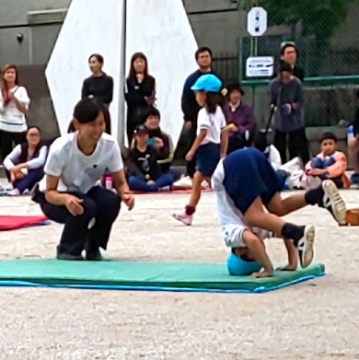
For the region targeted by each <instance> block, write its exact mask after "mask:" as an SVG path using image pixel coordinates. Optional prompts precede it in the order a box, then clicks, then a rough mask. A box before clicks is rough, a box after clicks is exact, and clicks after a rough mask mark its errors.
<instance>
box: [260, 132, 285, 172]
mask: <svg viewBox="0 0 359 360" xmlns="http://www.w3.org/2000/svg"><path fill="white" fill-rule="evenodd" d="M254 147H255V148H256V149H258V150H259V151H261V152H262V153H263V154H264V155H265V156H266V158H267V159H268V161H269V162H270V164H271V165H272V167H273V169H274V170H275V171H277V170H279V168H280V167H281V166H282V161H281V158H280V153H279V151H278V150H277V148H276V147H275V146H274V145H273V144H270V143H268V140H267V135H266V134H264V133H263V132H259V133H258V134H257V136H256V137H255V140H254Z"/></svg>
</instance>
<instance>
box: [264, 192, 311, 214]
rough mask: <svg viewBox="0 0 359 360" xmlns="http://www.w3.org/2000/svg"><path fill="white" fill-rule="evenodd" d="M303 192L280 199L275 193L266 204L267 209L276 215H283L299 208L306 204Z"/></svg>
mask: <svg viewBox="0 0 359 360" xmlns="http://www.w3.org/2000/svg"><path fill="white" fill-rule="evenodd" d="M307 205H308V203H307V201H306V200H305V194H298V195H293V196H289V197H287V198H286V199H282V197H281V196H280V194H279V193H276V194H275V195H274V196H273V197H272V199H271V201H270V202H269V204H267V205H266V208H267V209H268V211H269V212H270V213H272V214H275V215H278V216H285V215H287V214H290V213H291V212H293V211H296V210H299V209H302V208H304V207H305V206H307Z"/></svg>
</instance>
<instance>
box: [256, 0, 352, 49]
mask: <svg viewBox="0 0 359 360" xmlns="http://www.w3.org/2000/svg"><path fill="white" fill-rule="evenodd" d="M356 1H357V0H259V1H258V5H259V6H262V7H264V8H265V9H266V10H267V12H268V21H269V24H270V25H284V24H287V25H296V24H301V28H302V35H304V36H306V35H315V36H316V38H317V39H318V40H321V41H323V42H325V41H327V40H329V39H330V38H331V37H332V36H333V33H334V30H335V28H336V27H337V26H338V25H340V24H341V23H342V22H343V21H344V20H345V18H346V16H347V13H348V10H349V7H350V6H351V5H352V4H353V3H354V2H356Z"/></svg>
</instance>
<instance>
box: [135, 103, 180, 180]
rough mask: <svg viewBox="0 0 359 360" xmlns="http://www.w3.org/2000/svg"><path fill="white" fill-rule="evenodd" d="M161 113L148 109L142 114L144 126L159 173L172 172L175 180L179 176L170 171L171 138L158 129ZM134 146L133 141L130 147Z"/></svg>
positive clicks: (153, 108)
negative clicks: (155, 154)
mask: <svg viewBox="0 0 359 360" xmlns="http://www.w3.org/2000/svg"><path fill="white" fill-rule="evenodd" d="M160 120H161V113H160V112H159V110H158V109H157V108H155V107H153V106H151V107H149V108H148V109H147V110H146V111H145V114H144V125H145V126H146V128H147V130H148V145H150V146H153V147H154V148H155V149H156V152H157V163H158V164H159V166H160V169H161V173H162V174H167V173H168V172H169V171H171V172H172V174H173V175H174V177H175V179H176V180H177V178H179V177H180V174H179V173H178V174H177V173H176V172H175V171H173V170H171V165H172V161H173V156H174V147H173V142H172V139H171V136H170V135H169V134H167V133H165V132H164V131H162V129H161V128H160ZM134 146H135V141H134V139H133V141H132V144H131V147H132V148H133V147H134Z"/></svg>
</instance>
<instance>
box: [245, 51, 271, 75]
mask: <svg viewBox="0 0 359 360" xmlns="http://www.w3.org/2000/svg"><path fill="white" fill-rule="evenodd" d="M273 71H274V58H273V56H255V57H249V58H248V59H247V61H246V77H271V76H272V75H273Z"/></svg>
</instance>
